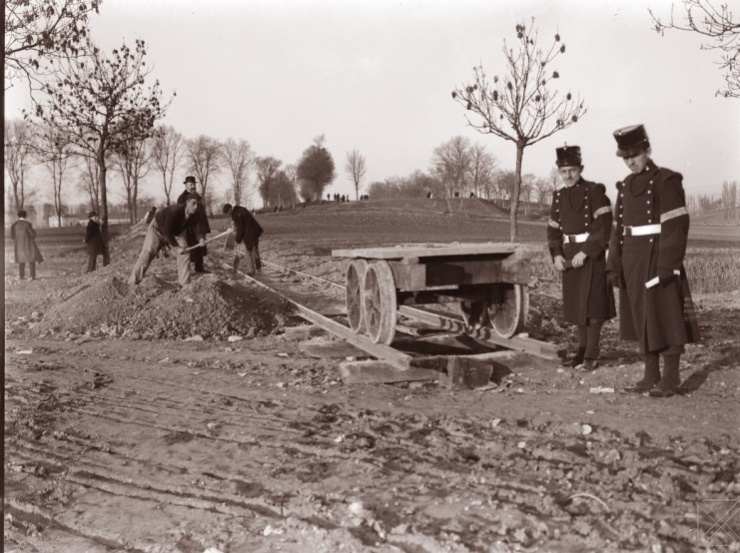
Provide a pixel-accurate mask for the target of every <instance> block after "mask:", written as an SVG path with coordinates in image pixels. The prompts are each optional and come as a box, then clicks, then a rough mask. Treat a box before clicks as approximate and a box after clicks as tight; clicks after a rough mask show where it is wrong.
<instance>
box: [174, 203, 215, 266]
mask: <svg viewBox="0 0 740 553" xmlns="http://www.w3.org/2000/svg"><path fill="white" fill-rule="evenodd" d="M189 194H190V192H188V191H187V189H185V191H184V192H183V193H182V194H180V195H179V196H178V197H177V203H178V204H184V203H185V202H187V199H188V195H189ZM209 232H211V225H210V224H208V215H206V208H205V207H204V206H203V203H202V202H198V209H197V210H196V211H195V225H189V226H188V228H187V232H186V233H185V240H187V242H188V246H195V245H196V244H197V243H198V242H200V240H201V238H202V239H205V237H206V234H208V233H209ZM205 255H208V246H201V247H200V248H196V249H194V250H191V252H190V261H195V260H196V258H197V257H198V256H201V257H202V256H205Z"/></svg>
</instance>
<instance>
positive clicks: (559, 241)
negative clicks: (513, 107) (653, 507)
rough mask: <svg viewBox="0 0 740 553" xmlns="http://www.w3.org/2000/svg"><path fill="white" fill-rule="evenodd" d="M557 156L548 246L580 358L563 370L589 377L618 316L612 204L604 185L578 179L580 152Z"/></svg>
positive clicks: (558, 152) (569, 149) (571, 149)
mask: <svg viewBox="0 0 740 553" xmlns="http://www.w3.org/2000/svg"><path fill="white" fill-rule="evenodd" d="M555 153H556V156H557V161H556V164H557V166H558V173H559V175H560V178H561V180H562V181H563V184H564V185H565V186H564V187H563V188H561V189H560V190H558V191H556V192H555V193H554V194H553V200H552V206H551V208H550V220H549V221H548V226H547V245H548V249H549V250H550V256H551V257H552V260H553V263H554V264H555V268H556V269H557V270H558V271H560V272H561V274H562V280H563V317H564V319H565V320H566V322H569V323H571V324H574V325H576V326H577V328H578V352H577V353H576V355H575V357H573V358H572V359H570V360H568V361H567V362H566V364H567V365H569V366H571V367H578V368H582V369H583V370H587V371H592V370H594V369H596V367H598V359H599V339H600V336H601V326H602V325H603V323H604V321H606V320H608V319H611V318H613V317H614V316H615V315H616V310H615V308H614V294H613V292H612V289H611V287H610V286H609V285H608V283H607V279H606V248H607V245H608V244H609V235H610V232H611V227H612V209H611V203H610V201H609V198H608V197H607V195H606V187H605V186H604V185H603V184H597V183H594V182H590V181H587V180H585V179H583V178H582V177H581V173H582V172H583V163H582V160H581V149H580V147H578V146H564V147H562V148H556V150H555Z"/></svg>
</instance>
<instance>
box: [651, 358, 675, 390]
mask: <svg viewBox="0 0 740 553" xmlns="http://www.w3.org/2000/svg"><path fill="white" fill-rule="evenodd" d="M680 364H681V356H680V355H664V356H663V378H661V379H660V382H658V385H657V386H655V387H654V388H653V389H651V390H650V397H671V396H673V395H675V394H676V392H678V386H679V385H680V384H681V375H680V373H679V366H680Z"/></svg>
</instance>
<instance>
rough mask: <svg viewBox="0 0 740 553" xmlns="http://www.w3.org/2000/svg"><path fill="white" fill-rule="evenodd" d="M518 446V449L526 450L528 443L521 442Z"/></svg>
mask: <svg viewBox="0 0 740 553" xmlns="http://www.w3.org/2000/svg"><path fill="white" fill-rule="evenodd" d="M516 446H517V447H518V448H519V449H524V448H525V447H527V442H524V441H521V442H519V443H518V444H516Z"/></svg>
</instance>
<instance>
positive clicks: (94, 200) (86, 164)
mask: <svg viewBox="0 0 740 553" xmlns="http://www.w3.org/2000/svg"><path fill="white" fill-rule="evenodd" d="M81 157H82V168H81V170H80V177H79V179H80V180H79V182H78V183H77V187H78V189H80V190H81V191H82V192H84V193H86V194H87V195H88V197H89V198H90V209H92V210H93V211H95V212H96V213H100V211H101V210H100V174H99V168H98V164H97V162H96V161H95V158H94V157H92V156H81Z"/></svg>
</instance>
